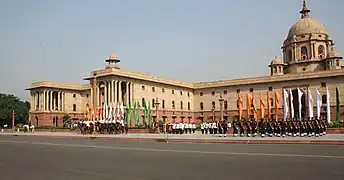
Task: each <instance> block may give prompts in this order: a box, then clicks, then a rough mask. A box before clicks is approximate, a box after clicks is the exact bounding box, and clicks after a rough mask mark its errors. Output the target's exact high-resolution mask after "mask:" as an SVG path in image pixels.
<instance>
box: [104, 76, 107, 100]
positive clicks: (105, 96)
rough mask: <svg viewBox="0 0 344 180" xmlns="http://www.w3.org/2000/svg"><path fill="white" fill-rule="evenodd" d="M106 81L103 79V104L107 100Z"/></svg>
mask: <svg viewBox="0 0 344 180" xmlns="http://www.w3.org/2000/svg"><path fill="white" fill-rule="evenodd" d="M106 86H107V82H106V81H105V83H104V104H106V100H107V87H106Z"/></svg>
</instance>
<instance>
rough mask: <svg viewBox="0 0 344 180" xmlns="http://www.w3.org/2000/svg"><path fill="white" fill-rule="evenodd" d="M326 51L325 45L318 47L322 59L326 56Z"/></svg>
mask: <svg viewBox="0 0 344 180" xmlns="http://www.w3.org/2000/svg"><path fill="white" fill-rule="evenodd" d="M324 52H325V48H324V46H323V45H320V46H319V47H318V56H319V58H320V59H322V58H324V55H325V54H324Z"/></svg>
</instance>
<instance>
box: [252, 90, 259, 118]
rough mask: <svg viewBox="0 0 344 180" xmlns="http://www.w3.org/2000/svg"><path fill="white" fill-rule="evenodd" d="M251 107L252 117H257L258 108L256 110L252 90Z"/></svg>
mask: <svg viewBox="0 0 344 180" xmlns="http://www.w3.org/2000/svg"><path fill="white" fill-rule="evenodd" d="M251 97H252V102H251V103H252V108H253V118H254V119H256V120H257V119H258V110H257V107H256V99H255V97H254V92H252V96H251Z"/></svg>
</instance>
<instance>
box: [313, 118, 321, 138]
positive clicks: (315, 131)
mask: <svg viewBox="0 0 344 180" xmlns="http://www.w3.org/2000/svg"><path fill="white" fill-rule="evenodd" d="M313 122H314V133H315V137H319V134H320V127H319V122H318V121H317V120H313Z"/></svg>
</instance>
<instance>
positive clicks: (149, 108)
mask: <svg viewBox="0 0 344 180" xmlns="http://www.w3.org/2000/svg"><path fill="white" fill-rule="evenodd" d="M147 112H148V126H149V128H152V124H153V116H152V111H151V106H150V103H148V107H147Z"/></svg>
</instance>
